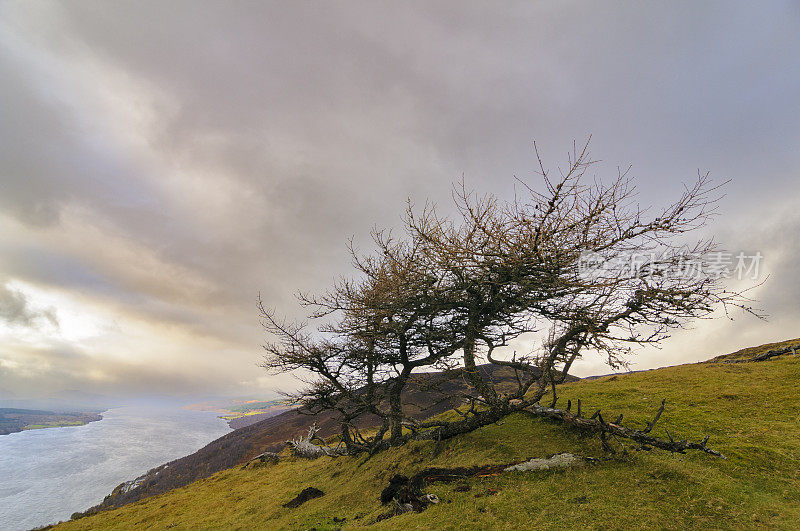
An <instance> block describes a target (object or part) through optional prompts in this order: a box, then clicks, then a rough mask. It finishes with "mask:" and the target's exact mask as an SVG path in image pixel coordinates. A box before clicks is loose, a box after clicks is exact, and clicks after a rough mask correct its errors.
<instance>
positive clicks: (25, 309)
mask: <svg viewBox="0 0 800 531" xmlns="http://www.w3.org/2000/svg"><path fill="white" fill-rule="evenodd" d="M0 319H2V320H4V321H5V322H7V323H9V324H12V325H21V326H26V327H35V326H38V325H39V323H40V322H42V321H46V322H48V323H50V324H51V325H52V326H54V327H56V328H57V327H58V316H57V315H56V310H55V308H45V309H40V310H35V309H33V308H31V306H30V304H29V302H28V299H27V298H26V297H25V295H24V294H23V293H21V292H20V291H17V290H14V289H11V288H9V287H8V286H6V285H2V284H0Z"/></svg>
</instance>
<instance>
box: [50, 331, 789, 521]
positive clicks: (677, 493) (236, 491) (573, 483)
mask: <svg viewBox="0 0 800 531" xmlns="http://www.w3.org/2000/svg"><path fill="white" fill-rule="evenodd" d="M765 348H766V350H770V349H773V348H774V346H764V347H759V348H757V349H755V350H758V351H764V349H765ZM748 357H752V356H748ZM798 381H800V357H798V356H792V355H791V354H788V355H782V356H778V357H774V358H771V359H769V360H768V361H762V362H746V363H695V364H689V365H679V366H674V367H666V368H662V369H656V370H652V371H646V372H639V373H634V374H625V375H613V376H609V377H605V378H600V379H595V380H589V381H587V380H584V381H580V382H574V383H568V384H565V385H564V387H563V388H562V391H561V396H562V398H561V400H562V402H566V401H567V399H571V400H572V403H573V404H575V402H576V399H578V398H580V399H581V400H582V402H583V407H584V411H595V410H597V409H601V410H602V412H603V414H604V415H606V417H607V418H615V416H616V415H617V414H624V418H625V419H626V420H625V422H626V423H628V424H629V425H632V426H644V425H645V423H646V422H648V421H649V420H650V419H652V417H653V414H654V412H655V411H656V409H657V408H658V406H659V404H660V403H661V400H662V399H666V408H665V410H664V413H663V415H662V416H661V420H660V421H659V424H658V425H657V426H656V428H655V429H654V433H656V432H657V433H656V434H657V435H659V436H661V437H666V436H667V432H666V430H669V434H670V436H674V437H675V438H676V439H677V438H690V439H694V440H697V439H699V438H701V437H703V436H704V435H709V436H710V437H711V438H710V440H709V445H710V446H711V447H712V448H714V449H715V450H718V451H721V452H722V453H723V454H725V456H726V457H727V459H724V460H723V459H719V458H714V457H711V456H709V455H706V454H702V453H698V452H695V453H687V454H685V455H675V454H670V453H668V452H664V451H657V450H651V451H637V448H636V445H633V444H629V443H626V447H627V454H626V455H622V454H617V455H611V454H608V453H605V452H603V450H602V447H601V444H600V442H599V440H598V439H597V438H596V437H587V436H585V435H583V434H578V433H575V432H574V431H572V430H571V429H570V428H567V427H564V426H561V425H557V424H553V423H551V422H548V421H543V420H541V419H538V418H531V417H529V416H527V415H525V414H515V415H512V416H509V417H508V418H506V419H505V420H504V421H503V422H502V423H497V424H493V425H490V426H486V427H484V428H481V429H480V430H477V431H475V432H472V433H469V434H466V435H462V436H459V437H456V438H453V439H449V440H447V441H442V442H439V443H437V442H434V441H417V442H413V443H410V444H408V445H406V446H403V447H400V448H394V449H390V450H386V451H383V452H380V453H378V454H377V455H375V456H373V457H371V458H369V459H366V458H363V457H359V458H347V457H339V458H328V457H323V458H320V459H317V460H313V461H310V460H304V459H299V458H295V457H292V456H290V455H289V454H288V452H284V453H283V456H284V457H283V459H282V460H281V461H280V462H279V463H277V464H271V465H265V466H263V467H259V468H247V469H241V467H237V468H232V469H229V470H224V471H222V472H219V473H217V474H215V475H213V476H212V477H208V478H206V479H203V480H200V481H197V482H195V483H192V484H191V485H188V486H187V487H185V488H182V489H177V490H173V491H171V492H168V493H165V494H163V495H161V496H158V497H155V498H150V499H146V500H142V501H141V502H140V503H137V504H134V505H129V506H126V507H123V508H121V509H118V510H115V511H109V512H101V513H99V514H96V515H93V516H90V517H88V518H82V519H80V520H75V521H72V522H68V523H66V524H63V525H61V526H58V529H64V530H75V529H98V528H115V529H137V528H145V527H147V528H153V529H156V528H166V527H169V528H175V529H209V528H214V529H233V528H235V529H311V528H316V529H338V528H352V527H362V526H374V527H376V528H379V529H787V530H789V529H797V528H798V522H800V474H799V473H798V470H800V453H798V448H799V446H798V441H800V417H798V411H800V393H798V392H797V382H798ZM285 415H286V418H287V419H289V418H291V414H285ZM295 418H296V417H295ZM274 421H275V419H270V420H268V421H265V423H269V422H274ZM305 425H307V422H306V423H300V422H298V423H297V424H296V426H298V427H300V426H305ZM257 426H258V425H254V426H251V427H250V428H249V429H248V428H246V429H244V430H237V431H235V432H233V433H231V434H229V435H228V436H226V437H224V438H223V439H220V441H223V440H227V441H228V443H226V444H228V446H227V448H230V449H231V450H235V449H236V448H237V446H236V444H235V441H237V440H238V441H240V442H241V443H242V444H243V443H244V442H245V441H246V440H247V439H248V437H247V435H248V434H249V435H250V436H252V437H256V435H257V434H258V433H259V430H258V429H257ZM248 430H249V431H248ZM288 431H289V430H287V432H288ZM261 436H262V437H263V439H261V440H262V441H263V442H266V441H267V440H268V439H269V438H268V436H267V435H266V433H262V434H261ZM612 442H613V441H612ZM217 448H218V451H219V452H225V447H222V446H221V445H218V446H217ZM617 448H618V450H619V447H618V446H617ZM237 451H238V452H239V453H238V455H240V456H246V455H250V453H251V452H250V451H249V450H248V451H244V452H241V450H237ZM253 451H255V448H254V449H253ZM561 452H571V453H574V454H578V455H583V456H588V457H598V458H601V459H600V460H599V461H598V462H596V463H595V464H592V465H588V466H585V467H582V468H572V469H570V470H566V471H564V470H556V471H553V470H550V471H538V472H512V473H502V474H499V475H498V474H489V475H485V476H480V477H469V478H464V479H458V480H456V481H454V482H452V483H434V484H432V485H429V486H427V487H426V488H425V491H426V492H428V493H431V494H435V495H437V496H438V497H439V499H440V502H439V503H438V504H437V505H432V506H431V507H430V508H428V509H427V510H426V511H424V512H422V513H406V514H402V515H399V516H392V517H390V518H386V517H387V516H389V514H390V507H387V506H382V505H381V503H380V501H379V496H380V493H381V490H382V489H384V488H385V487H386V486H387V485H388V484H389V479H390V478H391V477H392V476H394V475H395V474H404V475H406V476H409V477H410V476H412V475H413V474H416V473H417V472H419V471H421V470H423V469H427V468H430V467H454V466H462V467H469V466H472V465H498V464H506V463H514V462H520V461H524V460H527V459H530V458H531V457H545V456H549V455H553V454H556V453H561ZM209 457H211V455H210V454H209ZM198 460H199V459H198ZM307 487H314V488H315V489H318V490H319V491H321V492H322V493H323V495H322V496H321V497H318V498H315V499H312V500H310V501H308V502H306V503H304V504H303V505H301V506H300V507H295V508H287V507H285V506H284V504H286V503H287V502H288V501H289V500H292V499H293V498H294V497H295V496H297V495H298V493H300V492H301V491H303V490H304V489H306V488H307Z"/></svg>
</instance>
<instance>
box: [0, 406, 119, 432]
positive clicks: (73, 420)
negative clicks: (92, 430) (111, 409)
mask: <svg viewBox="0 0 800 531" xmlns="http://www.w3.org/2000/svg"><path fill="white" fill-rule="evenodd" d="M102 418H103V417H102V416H101V415H100V414H99V413H97V412H71V413H57V412H54V411H43V410H36V409H20V408H0V435H8V434H9V433H15V432H19V431H23V430H32V429H41V428H58V427H63V426H81V425H83V424H88V423H89V422H94V421H97V420H101V419H102Z"/></svg>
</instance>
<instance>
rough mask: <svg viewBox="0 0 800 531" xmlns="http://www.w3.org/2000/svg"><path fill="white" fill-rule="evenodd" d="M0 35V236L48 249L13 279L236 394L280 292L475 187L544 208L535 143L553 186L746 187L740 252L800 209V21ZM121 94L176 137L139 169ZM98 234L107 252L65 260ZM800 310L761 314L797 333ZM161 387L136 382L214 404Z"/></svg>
mask: <svg viewBox="0 0 800 531" xmlns="http://www.w3.org/2000/svg"><path fill="white" fill-rule="evenodd" d="M0 20H2V21H3V22H2V23H0V38H3V37H5V38H6V40H7V42H10V43H13V44H14V46H6V47H0V96H2V97H0V105H2V106H3V107H2V114H3V121H2V123H1V124H0V133H2V137H3V142H1V143H0V214H2V215H5V216H10V217H12V218H14V219H16V220H20V221H21V222H22V223H23V224H25V225H26V227H28V229H27V230H28V231H29V234H30V239H29V240H26V241H24V242H22V243H20V242H19V241H16V240H14V241H12V238H2V237H0V273H2V274H3V275H5V276H7V277H9V278H18V279H21V280H25V281H28V282H31V283H34V284H36V285H39V286H43V287H46V288H49V289H61V290H63V291H65V292H67V293H74V294H76V296H78V295H77V294H79V295H80V296H81V297H86V298H91V299H92V300H95V301H98V302H99V303H100V304H102V305H103V306H104V307H106V308H107V309H108V311H109V312H114V313H115V315H116V314H119V315H125V316H135V318H136V319H145V320H148V321H149V322H151V323H154V324H157V325H158V326H159V327H161V328H162V329H163V330H165V333H167V332H168V331H170V330H173V329H177V330H180V331H181V332H183V333H185V334H188V335H192V336H194V337H197V338H198V341H200V340H202V341H204V342H206V343H203V344H204V345H205V346H206V347H208V349H210V350H213V349H214V348H218V349H221V350H225V348H226V347H228V348H230V349H231V350H232V351H233V350H235V351H236V352H237V353H236V354H229V356H230V357H229V358H227V359H226V361H225V362H224V364H226V365H229V366H230V367H234V368H235V370H233V369H232V370H231V372H230V373H226V375H225V376H224V378H225V382H224V383H220V384H219V385H220V387H224V386H226V385H227V386H229V388H230V389H234V388H235V387H236V385H237V384H236V382H237V381H239V380H244V379H249V378H252V377H253V376H254V374H258V373H257V369H255V368H254V364H255V362H256V361H257V359H258V356H259V347H258V346H259V344H260V342H261V341H262V339H263V338H262V336H261V331H260V330H259V328H258V322H257V319H256V315H255V308H254V300H255V296H256V294H257V293H258V292H261V293H262V295H263V296H264V298H265V300H266V302H267V303H268V304H269V305H270V306H275V307H277V308H279V309H280V310H281V311H285V312H286V313H288V314H290V315H295V314H296V312H297V311H298V310H297V307H296V306H295V305H294V303H293V299H292V293H293V292H295V291H297V290H299V289H305V290H311V291H315V290H320V289H324V288H325V287H326V286H327V285H329V284H330V282H331V281H332V280H333V279H334V278H336V277H337V276H339V275H341V274H347V273H348V271H349V267H348V266H349V259H348V256H347V254H346V249H345V241H346V239H347V238H348V237H349V236H351V235H352V236H355V239H356V242H357V243H359V244H360V246H361V247H362V248H364V249H369V240H368V233H369V230H370V228H371V227H372V226H374V225H378V226H390V227H391V226H396V225H397V223H398V220H399V217H400V214H401V212H402V210H403V208H404V206H405V200H406V197H408V196H411V197H412V198H414V199H415V200H416V202H417V203H422V202H423V201H425V200H426V199H428V198H430V199H432V200H434V201H437V202H439V203H442V204H444V205H445V206H444V208H445V209H447V208H448V201H449V190H450V188H449V187H450V183H451V182H452V181H454V180H457V179H458V178H460V176H461V175H462V174H463V175H464V176H465V178H466V180H467V182H468V183H469V184H470V185H471V186H474V187H475V188H476V189H477V190H478V191H480V192H495V193H497V194H499V195H500V196H503V197H510V196H511V194H513V191H514V190H513V187H514V179H513V176H514V175H517V176H519V177H521V178H526V179H531V180H532V182H534V183H535V182H536V181H535V180H533V179H534V177H533V173H532V170H533V168H534V167H535V158H534V155H533V150H532V146H531V142H532V140H534V139H535V140H537V143H538V145H539V146H540V147H541V149H542V152H543V154H544V155H545V158H546V161H547V163H548V166H550V167H553V168H554V167H555V166H556V165H557V164H558V163H563V162H564V159H565V157H564V155H566V151H567V149H568V147H569V146H570V145H571V142H572V140H573V139H577V140H578V141H581V140H582V139H584V138H585V137H586V136H587V135H588V134H589V133H592V134H593V135H594V136H593V153H595V154H596V155H597V156H598V157H600V158H602V159H603V160H604V162H603V165H602V166H600V167H598V173H599V174H600V175H601V176H602V175H604V174H607V173H612V174H613V173H614V172H615V170H616V166H617V165H621V166H627V165H628V164H629V163H632V164H633V174H634V175H635V176H637V177H638V178H639V179H640V189H641V199H642V201H643V202H644V203H645V204H650V203H655V204H660V203H662V202H664V201H667V200H669V199H670V198H671V197H673V196H675V195H676V194H679V193H680V183H681V182H685V181H688V180H691V179H692V177H693V176H694V175H695V174H696V172H697V169H698V168H700V169H701V170H710V171H711V172H712V175H714V176H715V177H717V178H718V179H719V180H723V179H725V178H728V177H731V178H733V179H734V180H733V182H732V183H731V185H730V186H729V187H728V190H727V192H728V197H727V198H726V200H725V201H724V202H723V204H722V207H723V209H722V212H723V215H722V216H721V217H720V218H719V220H718V222H717V224H716V225H715V226H714V227H713V228H712V229H713V231H714V232H717V233H719V234H720V237H721V239H722V240H723V241H722V243H723V244H725V245H726V246H728V247H730V246H732V245H734V244H735V245H738V246H740V247H741V248H746V249H755V248H759V246H760V245H761V244H762V242H764V241H765V238H766V236H765V231H766V232H768V231H769V230H771V229H769V228H763V227H762V225H764V223H765V221H764V219H763V215H762V211H763V210H764V209H765V208H770V206H771V205H773V204H775V203H776V202H777V201H778V200H780V199H782V198H787V197H795V198H797V197H800V187H799V186H798V184H797V179H796V177H797V172H798V171H800V152H798V151H797V149H796V147H795V146H796V144H797V141H798V140H800V138H798V136H797V132H798V131H800V107H798V106H799V105H800V104H799V103H798V100H797V98H796V94H797V93H798V90H800V59H799V58H798V57H797V54H796V53H794V51H795V50H797V49H798V48H800V34H798V32H797V31H796V27H797V23H798V21H799V20H800V10H798V9H797V7H796V5H794V4H793V3H791V2H785V3H781V2H775V3H770V4H768V5H759V6H755V5H752V4H750V3H746V2H738V3H733V4H731V3H727V2H726V3H722V2H719V3H717V2H709V3H703V4H697V3H694V2H686V3H681V2H678V3H670V4H663V5H652V4H648V5H646V6H644V5H642V6H630V5H629V4H622V3H613V2H612V3H606V4H604V5H602V6H591V5H587V4H585V3H578V2H562V3H558V4H555V3H554V4H534V3H530V2H511V3H509V4H507V9H503V10H498V9H496V7H495V6H490V5H488V4H485V3H481V2H458V3H457V4H456V3H454V2H411V3H403V4H400V3H396V2H372V1H369V2H355V1H354V2H348V3H340V4H336V5H334V4H319V3H313V4H311V3H303V2H300V3H290V4H287V3H282V2H258V3H236V4H230V3H228V4H222V3H216V2H200V3H197V2H184V1H174V2H169V3H164V2H156V1H149V2H148V1H146V2H113V3H109V2H105V1H98V2H91V1H90V2H80V3H78V2H73V3H62V4H55V3H36V2H24V3H23V2H19V3H12V2H8V3H4V4H2V5H0ZM86 65H91V68H88V67H87V66H86ZM82 69H83V70H82ZM87 72H88V73H87ZM75 76H79V77H80V76H89V77H86V78H83V77H82V78H81V80H82V81H83V82H84V83H83V84H81V83H75V82H74V80H73V79H71V78H72V77H75ZM119 86H123V87H128V88H131V90H132V93H133V94H134V95H133V96H131V95H127V93H124V94H123V93H121V94H119V95H117V97H118V98H119V101H118V104H119V105H120V106H128V107H130V108H131V109H133V111H134V112H137V110H138V111H141V112H142V114H143V115H144V116H152V117H154V118H153V119H152V121H146V123H145V124H144V125H142V124H139V123H130V124H127V123H125V124H121V125H122V126H123V128H130V129H131V130H133V131H134V132H135V133H137V134H138V135H140V136H141V139H140V140H141V142H142V144H141V145H139V144H137V145H136V146H135V149H134V148H132V147H131V146H130V145H128V144H126V143H124V142H122V141H120V140H119V139H117V138H115V137H114V135H112V134H110V133H108V132H107V131H105V130H104V129H103V127H104V125H103V121H102V118H103V117H102V116H97V114H98V113H100V112H101V111H100V110H99V109H101V107H95V106H93V105H94V103H95V102H94V101H93V98H95V96H96V94H95V93H94V92H92V90H93V89H95V88H99V89H107V90H111V89H110V88H108V87H119ZM136 91H140V92H141V93H137V92H136ZM98 124H99V125H98ZM554 169H555V168H554ZM75 208H80V209H83V211H85V212H88V213H89V215H88V217H87V219H90V220H91V222H92V223H94V224H96V227H94V228H96V229H97V231H96V232H97V234H99V235H101V236H108V237H109V238H108V242H107V245H108V246H109V248H107V249H103V248H99V249H98V247H97V246H96V245H95V246H93V245H89V243H92V242H87V245H86V246H85V247H83V246H80V245H78V246H74V247H71V248H69V249H68V250H66V251H65V250H63V249H60V248H59V249H56V248H53V246H52V243H47V242H52V241H53V240H52V238H53V237H54V236H53V235H56V237H57V235H59V234H60V235H62V236H64V237H65V238H66V237H67V236H70V235H69V234H66V231H67V230H68V229H66V228H65V227H66V226H67V225H66V223H67V221H68V220H65V217H66V216H67V214H68V213H69V212H71V210H70V209H75ZM786 223H789V224H791V223H790V222H789V221H786ZM732 225H736V226H741V227H742V229H741V230H740V231H739V232H736V233H733V232H730V231H726V227H729V226H732ZM786 226H788V225H786ZM112 236H113V237H112ZM47 238H51V239H47ZM4 240H7V241H4ZM128 243H130V244H131V248H133V249H137V251H136V252H134V253H131V252H128V253H124V252H121V251H120V250H119V248H120V247H123V246H125V245H127V244H128ZM778 243H779V244H780V245H779V246H780V247H781V248H782V249H783V252H784V253H785V254H786V255H787V256H788V255H789V254H791V253H794V252H797V249H800V243H798V242H796V241H794V240H787V239H784V240H783V241H781V242H777V243H776V245H777V244H778ZM104 245H105V244H104ZM89 249H91V251H90V250H89ZM136 253H140V254H138V255H137V254H136ZM150 263H152V264H155V266H153V267H151V268H149V269H148V268H145V267H144V266H142V267H138V266H140V265H142V264H150ZM134 266H137V267H134ZM190 281H191V282H190ZM771 282H774V283H776V284H786V283H792V282H794V276H793V274H792V272H791V269H790V268H789V267H788V266H787V267H784V266H782V267H781V268H780V270H776V271H775V272H774V273H773V279H772V280H771ZM792 285H796V283H795V284H792ZM779 291H780V290H765V291H764V292H763V293H764V297H765V299H766V300H765V301H764V305H765V306H768V307H772V308H775V310H774V311H780V312H784V311H785V312H786V313H787V314H788V313H789V312H791V303H790V301H789V300H788V299H786V297H785V296H784V295H781V293H779ZM741 326H742V329H743V330H744V329H747V330H750V331H753V332H752V334H750V336H747V335H746V334H745V336H747V337H761V335H763V334H765V333H766V332H764V331H763V330H764V329H763V328H758V327H756V328H753V327H752V326H751V325H747V324H745V325H741ZM121 329H122V330H124V329H125V323H122V324H121ZM781 330H783V328H781ZM779 333H780V332H779ZM759 334H761V335H759ZM745 336H743V337H745ZM248 345H249V346H250V347H251V349H250V350H248ZM196 346H197V345H192V346H191V348H190V347H188V346H187V349H188V350H191V349H192V348H195V347H196ZM47 355H48V354H46V353H45V354H42V356H45V357H46V356H47ZM52 355H53V356H55V354H52ZM221 358H222V357H221ZM87 359H90V358H87ZM185 360H186V362H187V363H190V360H191V354H189V353H187V354H186V355H185ZM86 363H87V366H88V364H90V363H96V364H98V366H99V365H101V364H102V362H101V361H98V360H95V361H93V362H90V361H87V362H86ZM107 370H108V371H112V372H113V371H120V374H122V373H124V372H125V369H123V368H122V366H114V367H112V366H109V367H107ZM234 373H235V374H234ZM148 374H149V376H147V377H145V376H144V373H143V372H142V373H141V377H139V376H136V377H134V376H129V377H128V379H129V381H130V382H134V381H135V382H136V384H135V386H138V387H140V388H141V389H142V390H149V389H164V388H169V387H170V385H169V383H168V382H169V381H170V378H174V379H175V381H176V382H180V385H179V387H180V386H190V385H191V381H197V382H204V383H202V385H206V383H207V376H206V375H202V374H200V373H194V374H193V376H191V377H190V378H189V379H188V380H187V379H186V378H188V377H187V376H186V375H184V374H181V373H180V371H177V370H175V369H167V368H164V369H163V370H161V369H159V368H153V372H152V373H148ZM259 375H260V374H259ZM12 377H13V375H9V373H6V374H5V375H4V376H3V378H4V379H10V378H12ZM75 378H77V379H79V378H80V377H79V376H76V377H75ZM148 378H150V380H149V381H150V383H148ZM220 378H223V376H220ZM77 383H78V380H75V382H74V384H77ZM87 385H94V384H92V383H91V382H89V381H88V380H87ZM131 385H134V384H131ZM198 385H201V384H200V383H198Z"/></svg>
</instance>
